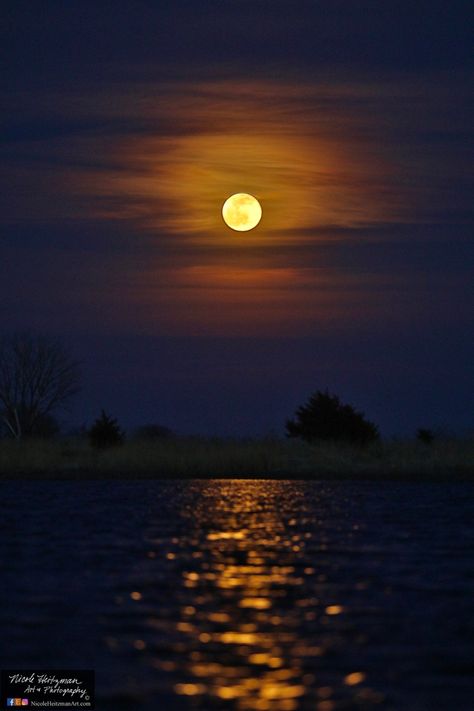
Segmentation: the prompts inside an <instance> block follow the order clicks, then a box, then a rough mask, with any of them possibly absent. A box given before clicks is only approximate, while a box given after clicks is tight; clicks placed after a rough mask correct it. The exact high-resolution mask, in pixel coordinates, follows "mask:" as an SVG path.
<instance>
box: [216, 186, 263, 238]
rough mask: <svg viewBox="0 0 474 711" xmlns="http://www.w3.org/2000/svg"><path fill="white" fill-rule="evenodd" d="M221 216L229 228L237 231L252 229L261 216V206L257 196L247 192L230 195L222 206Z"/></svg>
mask: <svg viewBox="0 0 474 711" xmlns="http://www.w3.org/2000/svg"><path fill="white" fill-rule="evenodd" d="M222 217H223V218H224V222H225V223H226V225H228V226H229V227H230V228H231V229H233V230H237V231H238V232H247V231H248V230H253V228H254V227H256V226H257V225H258V223H259V222H260V220H261V218H262V208H261V206H260V203H259V201H258V200H257V198H254V197H253V195H248V193H236V194H235V195H231V196H230V197H229V198H227V200H226V201H225V203H224V205H223V206H222Z"/></svg>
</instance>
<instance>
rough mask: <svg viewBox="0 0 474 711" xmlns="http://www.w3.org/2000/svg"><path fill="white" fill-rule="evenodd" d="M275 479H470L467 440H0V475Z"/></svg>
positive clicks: (473, 466) (472, 455) (473, 454)
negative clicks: (104, 445)
mask: <svg viewBox="0 0 474 711" xmlns="http://www.w3.org/2000/svg"><path fill="white" fill-rule="evenodd" d="M168 478H172V479H179V478H183V479H189V478H269V479H271V478H281V479H298V478H299V479H315V480H317V479H335V480H337V479H370V480H381V481H383V480H404V481H474V440H472V439H470V440H443V441H442V440H440V441H437V442H434V443H432V444H430V445H426V444H423V443H421V442H414V441H405V442H403V441H391V442H378V443H376V444H373V445H371V446H369V447H366V448H358V447H351V446H349V445H341V444H337V443H320V444H313V445H309V444H305V443H304V442H300V441H296V440H288V439H277V438H266V439H245V440H237V439H235V440H234V439H206V438H197V437H190V438H180V437H176V438H169V439H163V440H158V441H154V442H150V441H133V440H131V441H129V442H126V443H125V444H123V445H121V446H118V447H113V448H110V449H106V450H96V449H93V448H92V447H91V446H90V445H89V444H88V443H87V442H86V441H84V440H67V439H59V440H53V441H46V440H29V441H25V442H20V443H18V442H14V441H11V440H0V479H2V480H11V479H71V480H81V479H168Z"/></svg>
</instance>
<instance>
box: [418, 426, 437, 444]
mask: <svg viewBox="0 0 474 711" xmlns="http://www.w3.org/2000/svg"><path fill="white" fill-rule="evenodd" d="M416 438H417V440H418V441H419V442H423V444H431V443H432V442H433V441H434V438H435V436H434V432H433V430H428V429H424V428H423V427H420V429H418V430H417V431H416Z"/></svg>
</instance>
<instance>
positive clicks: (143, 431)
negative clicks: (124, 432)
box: [135, 425, 173, 441]
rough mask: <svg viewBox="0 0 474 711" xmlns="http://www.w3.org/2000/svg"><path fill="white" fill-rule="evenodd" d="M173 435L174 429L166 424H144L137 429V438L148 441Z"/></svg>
mask: <svg viewBox="0 0 474 711" xmlns="http://www.w3.org/2000/svg"><path fill="white" fill-rule="evenodd" d="M172 436H173V432H172V430H170V428H169V427H165V426H164V425H142V427H138V429H137V430H136V431H135V438H136V439H140V440H147V441H155V440H161V439H169V438H170V437H172Z"/></svg>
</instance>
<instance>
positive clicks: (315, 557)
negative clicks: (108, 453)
mask: <svg viewBox="0 0 474 711" xmlns="http://www.w3.org/2000/svg"><path fill="white" fill-rule="evenodd" d="M466 491H470V489H469V488H467V489H466V487H463V485H457V486H451V487H449V486H447V485H439V484H438V485H435V486H430V485H424V486H422V485H420V486H412V485H406V484H385V485H383V484H381V485H377V484H368V483H359V484H357V483H347V482H346V483H339V484H329V483H324V482H322V483H315V482H313V483H310V482H289V481H274V482H271V481H249V480H234V481H229V480H217V481H216V480H214V481H194V482H113V483H112V482H102V483H100V482H97V483H92V482H89V483H83V484H73V483H61V482H50V483H36V484H35V483H28V484H26V483H25V484H8V485H4V502H6V503H5V511H6V514H5V516H4V518H3V523H1V524H0V526H1V527H2V533H3V538H4V540H6V541H7V542H8V543H9V545H7V546H6V547H5V549H4V550H3V552H2V564H3V568H2V569H3V570H4V571H5V582H6V587H5V590H7V591H8V594H7V598H6V601H5V604H4V605H3V607H2V611H1V612H0V622H1V623H2V629H3V630H4V632H3V637H4V639H5V638H6V639H8V655H7V657H6V658H5V662H6V663H4V666H10V667H12V666H15V665H18V666H20V665H22V666H26V665H29V664H31V665H34V664H42V665H43V667H44V666H51V667H54V666H63V667H64V666H70V667H71V668H73V667H74V666H75V667H76V668H85V667H87V666H89V667H92V668H95V669H96V674H97V689H98V696H99V702H100V708H101V710H102V709H103V711H109V710H112V709H113V710H114V711H121V710H123V711H126V710H127V709H130V710H132V709H133V711H141V710H142V711H148V710H151V709H156V708H157V703H158V701H159V703H160V708H166V709H170V710H173V709H178V710H179V709H191V708H193V709H204V710H206V711H207V710H208V709H209V710H212V709H220V708H223V709H242V710H245V709H249V710H253V709H255V710H258V709H262V710H264V711H265V710H268V711H293V710H295V711H298V710H301V711H306V710H309V709H311V710H312V711H314V710H316V711H338V710H339V709H340V710H341V711H342V710H343V711H350V710H351V709H354V710H359V711H360V710H361V709H362V710H364V709H387V710H388V709H401V708H403V709H404V711H410V710H411V711H427V709H430V710H431V709H434V708H436V711H448V710H449V711H451V710H452V709H454V708H456V711H467V710H468V709H471V708H472V698H471V695H470V690H469V686H470V683H469V682H470V676H469V672H470V670H471V663H472V658H473V654H474V645H473V643H472V639H473V636H472V631H473V630H472V619H473V616H472V593H473V592H474V579H473V576H472V571H471V570H470V556H469V551H470V550H471V548H470V546H472V544H473V543H474V540H473V538H474V531H473V524H472V521H473V519H474V517H473V516H472V513H473V511H472V504H471V503H470V499H469V498H468V497H466ZM25 495H26V496H27V497H28V499H27V500H28V515H27V516H26V518H25V519H22V520H21V525H20V523H19V521H18V519H17V518H16V517H15V516H14V515H13V513H11V512H12V511H13V512H14V510H15V505H16V504H15V502H16V501H18V500H19V499H21V498H22V497H24V496H25ZM14 529H16V530H14ZM446 650H449V655H446ZM7 660H8V661H7ZM2 661H4V660H3V658H2Z"/></svg>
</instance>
